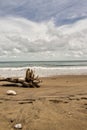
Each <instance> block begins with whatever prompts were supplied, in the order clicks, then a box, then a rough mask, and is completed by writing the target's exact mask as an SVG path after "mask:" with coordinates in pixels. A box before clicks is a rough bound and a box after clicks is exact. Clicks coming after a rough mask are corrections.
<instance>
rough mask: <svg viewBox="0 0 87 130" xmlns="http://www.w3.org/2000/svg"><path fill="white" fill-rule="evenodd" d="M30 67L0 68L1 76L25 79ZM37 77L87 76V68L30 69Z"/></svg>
mask: <svg viewBox="0 0 87 130" xmlns="http://www.w3.org/2000/svg"><path fill="white" fill-rule="evenodd" d="M27 68H28V67H18V68H15V67H14V68H10V67H9V68H0V75H1V76H4V77H11V76H13V77H15V76H17V77H24V76H25V72H26V69H27ZM30 68H31V69H33V70H34V72H35V74H36V75H39V76H40V77H47V76H55V75H81V74H83V75H87V66H67V67H36V66H34V67H30Z"/></svg>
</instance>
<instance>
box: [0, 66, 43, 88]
mask: <svg viewBox="0 0 87 130" xmlns="http://www.w3.org/2000/svg"><path fill="white" fill-rule="evenodd" d="M0 81H7V82H12V83H14V84H17V83H18V86H22V87H27V88H35V87H37V88H38V87H40V85H39V83H40V82H41V81H40V79H39V77H38V76H35V74H34V72H33V70H32V69H27V70H26V75H25V78H24V79H23V78H13V77H11V78H2V77H1V78H0Z"/></svg>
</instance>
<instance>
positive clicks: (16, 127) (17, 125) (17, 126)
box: [14, 124, 22, 129]
mask: <svg viewBox="0 0 87 130" xmlns="http://www.w3.org/2000/svg"><path fill="white" fill-rule="evenodd" d="M14 128H15V129H22V124H16V125H15V126H14Z"/></svg>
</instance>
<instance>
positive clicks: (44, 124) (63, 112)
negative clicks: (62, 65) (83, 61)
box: [0, 75, 87, 130]
mask: <svg viewBox="0 0 87 130" xmlns="http://www.w3.org/2000/svg"><path fill="white" fill-rule="evenodd" d="M42 81H43V82H42V83H41V87H40V88H19V87H12V86H10V87H8V86H5V83H6V82H0V130H14V125H15V124H17V123H21V124H22V127H23V128H22V130H86V129H87V76H84V75H81V76H58V77H56V76H55V77H48V78H42ZM3 84H4V86H2V85H3ZM7 90H15V91H16V92H17V95H15V96H11V95H7V94H6V92H7Z"/></svg>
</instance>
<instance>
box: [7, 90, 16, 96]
mask: <svg viewBox="0 0 87 130" xmlns="http://www.w3.org/2000/svg"><path fill="white" fill-rule="evenodd" d="M16 94H17V93H16V92H15V91H14V90H8V91H7V95H16Z"/></svg>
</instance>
